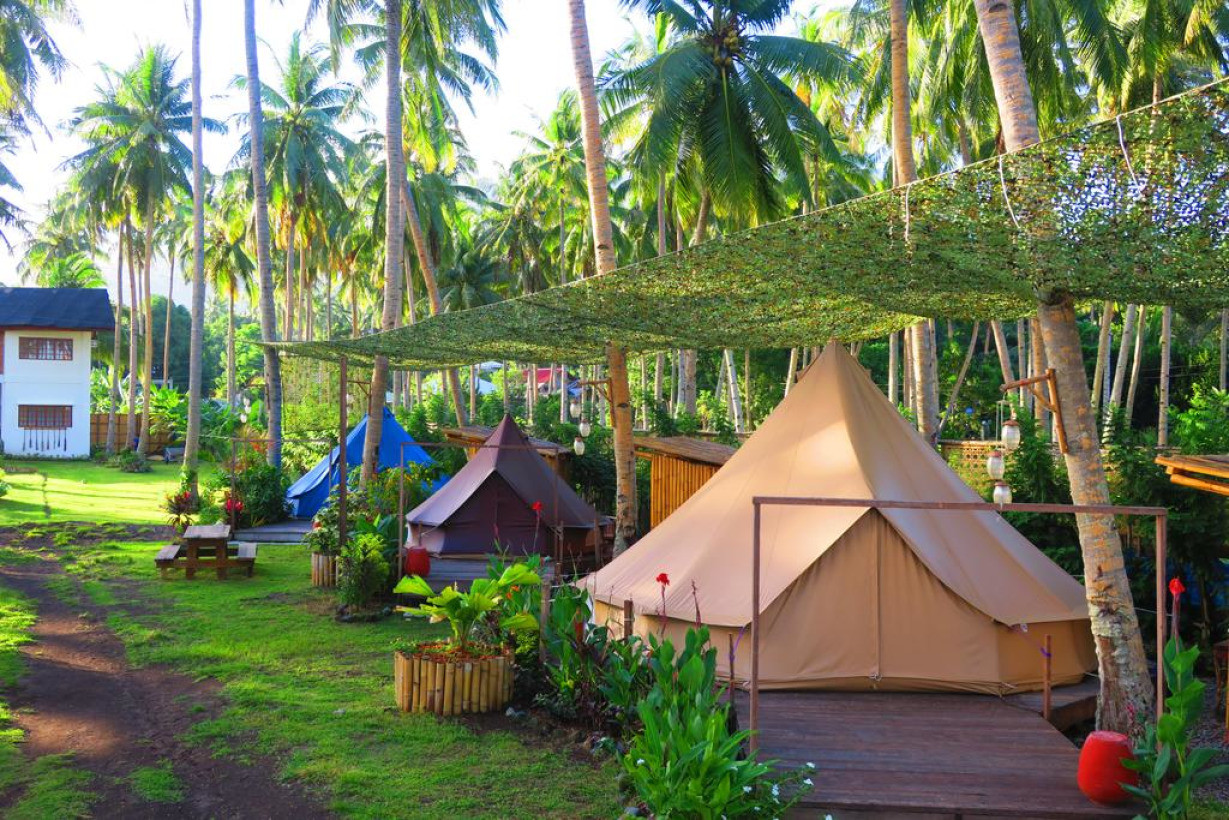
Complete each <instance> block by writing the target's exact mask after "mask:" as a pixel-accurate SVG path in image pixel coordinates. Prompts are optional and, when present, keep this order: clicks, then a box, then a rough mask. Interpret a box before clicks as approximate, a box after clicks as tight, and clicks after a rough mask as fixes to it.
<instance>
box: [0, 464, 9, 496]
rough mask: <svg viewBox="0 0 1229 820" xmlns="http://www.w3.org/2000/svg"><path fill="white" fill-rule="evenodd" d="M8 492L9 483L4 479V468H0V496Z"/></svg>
mask: <svg viewBox="0 0 1229 820" xmlns="http://www.w3.org/2000/svg"><path fill="white" fill-rule="evenodd" d="M8 493H9V484H8V482H7V481H5V480H4V470H0V498H4V497H5V496H6V495H8Z"/></svg>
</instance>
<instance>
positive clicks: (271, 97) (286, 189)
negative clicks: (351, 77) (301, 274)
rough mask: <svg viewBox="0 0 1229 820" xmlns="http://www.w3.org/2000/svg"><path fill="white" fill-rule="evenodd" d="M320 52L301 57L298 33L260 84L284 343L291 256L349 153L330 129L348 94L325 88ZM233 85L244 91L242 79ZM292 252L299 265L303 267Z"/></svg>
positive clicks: (330, 196) (245, 145) (290, 315)
mask: <svg viewBox="0 0 1229 820" xmlns="http://www.w3.org/2000/svg"><path fill="white" fill-rule="evenodd" d="M325 58H326V53H325V49H324V47H323V46H314V47H310V48H307V49H304V48H303V47H302V45H301V43H300V39H299V35H298V33H296V34H294V35H293V36H292V37H291V40H290V48H289V51H288V53H287V56H286V59H285V61H276V62H277V68H278V72H279V79H278V82H277V83H276V85H273V84H269V83H264V84H262V87H261V99H262V101H263V105H264V116H265V127H264V137H265V143H264V149H263V150H264V163H265V168H266V170H267V172H268V174H269V186H270V194H271V197H272V204H273V206H274V208H275V209H276V210H277V211H279V212H280V213H281V215H282V224H283V230H284V232H285V250H286V271H285V279H284V286H285V299H286V309H285V315H284V317H283V318H284V321H285V335H286V338H287V339H292V338H294V327H295V297H294V294H295V288H294V278H295V250H296V239H297V238H298V236H299V234H300V233H307V232H308V231H307V230H306V229H307V228H308V227H309V226H310V225H312V224H313V222H312V217H313V216H314V215H315V214H318V213H319V212H320V211H322V210H324V209H327V208H331V207H333V206H334V205H335V204H336V202H337V200H338V197H339V194H338V191H337V184H338V183H337V179H338V176H339V175H340V174H341V173H342V172H343V170H344V166H345V155H346V154H347V153H348V152H349V151H350V150H352V145H351V143H350V140H349V139H348V138H347V137H346V136H345V135H343V134H342V133H341V131H339V130H338V128H337V126H338V124H339V122H340V121H341V119H342V118H343V116H344V115H345V112H346V109H347V106H348V105H350V104H351V102H352V100H353V98H354V96H355V93H356V92H355V89H354V88H353V87H351V86H350V85H349V84H347V83H335V84H330V83H327V82H326V81H325V80H326V59H325ZM235 84H236V85H238V86H240V87H242V86H244V85H245V84H246V79H245V78H243V77H239V78H236V81H235ZM250 151H251V141H250V139H246V140H244V141H243V142H242V143H241V145H240V149H239V153H238V154H237V155H236V161H237V162H238V163H240V164H246V163H247V162H248V161H249V160H248V154H249V152H250ZM306 258H307V257H306V254H304V253H303V252H302V251H301V252H300V262H305V261H306Z"/></svg>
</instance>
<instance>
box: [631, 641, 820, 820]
mask: <svg viewBox="0 0 1229 820" xmlns="http://www.w3.org/2000/svg"><path fill="white" fill-rule="evenodd" d="M649 642H650V647H651V649H650V657H649V661H648V667H649V670H650V674H651V676H652V681H653V685H652V688H651V689H650V690H649V692H648V694H647V695H646V696H645V697H644V698H643V699H642V700H641V701H640V703H639V705H638V706H637V712H638V713H639V716H640V721H641V724H642V728H641V729H640V731H639V732H637V733H636V734H635V735H634V736H633V737H632V739H631V742H630V744H629V746H628V751H627V754H626V755H624V756H623V758H622V764H623V769H624V771H626V772H627V775H628V779H629V781H630V783H631V785H632V788H634V789H635V791H636V794H637V795H639V797H640V799H641V800H642V801H644V803H645V804H646V805H647V806H648V808H649V811H650V812H651V813H652V815H653V816H655V817H661V818H683V817H687V818H692V817H695V818H718V817H748V816H753V815H754V814H755V813H759V814H761V816H764V817H780V816H782V815H784V814H785V813H786V812H787V811H788V809H789V808H790V807H791V806H793V805H794V804H795V803H797V802H798V800H799V799H801V797H802V795H803V794H805V792H806V789H807V787H809V786H810V785H811V779H810V777H809V774H810V771H809V769H804V770H799V771H796V772H793V773H786V774H784V775H778V774H775V773H774V770H773V763H772V762H760V761H758V760H757V759H756V758H755V756H754V755H747V756H744V754H743V744H744V742H745V741H746V740H747V738H748V737H749V735H750V733H749V732H747V731H732V730H731V729H730V723H729V709H730V706H729V704H728V703H727V702H725V701H724V699H723V694H724V688H723V687H720V686H719V685H718V683H717V650H716V649H714V648H712V647H711V646H709V645H708V629H707V628H706V627H700V628H698V629H689V630H688V631H687V638H686V643H685V645H684V647H683V649H682V651H681V652H679V653H678V655H677V657H676V656H675V651H674V647H673V646H672V645H671V643H670V642H669V641H662V642H660V643H659V642H658V641H657V639H656V638H654V637H650V639H649ZM808 765H809V764H808ZM810 768H814V767H813V766H810Z"/></svg>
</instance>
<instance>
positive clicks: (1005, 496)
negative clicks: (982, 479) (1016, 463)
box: [994, 481, 1011, 507]
mask: <svg viewBox="0 0 1229 820" xmlns="http://www.w3.org/2000/svg"><path fill="white" fill-rule="evenodd" d="M994 503H995V504H998V505H999V506H1000V507H1001V506H1003V505H1004V504H1010V503H1011V485H1010V484H1008V483H1007V482H1006V481H996V482H994Z"/></svg>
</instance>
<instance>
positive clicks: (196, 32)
mask: <svg viewBox="0 0 1229 820" xmlns="http://www.w3.org/2000/svg"><path fill="white" fill-rule="evenodd" d="M201 106H202V102H201V0H192V310H191V313H192V330H191V337H190V339H189V342H188V430H187V438H186V439H185V441H184V459H183V466H184V474H185V477H186V478H187V480H188V484H189V491H190V492H191V493H192V494H193V495H195V494H196V492H197V486H196V475H197V462H198V460H199V457H200V447H201V402H202V401H203V400H204V395H205V390H204V384H203V383H202V373H201V356H202V353H203V350H204V346H205V161H204V146H203V139H204V119H203V114H202V112H201ZM172 278H173V277H172ZM229 309H230V314H229V316H228V317H227V319H228V326H227V356H228V359H227V368H226V370H227V387H228V388H229V389H230V392H231V394H232V395H231V398H232V400H233V387H234V381H233V380H234V373H235V362H234V359H233V358H231V357H232V356H233V353H234V349H233V345H234V338H233V335H232V331H233V329H234V321H235V313H234V311H235V299H234V295H233V292H232V295H231V298H230V308H229ZM167 326H168V327H169V326H170V323H169V322H168V323H167ZM232 406H233V405H232Z"/></svg>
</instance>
